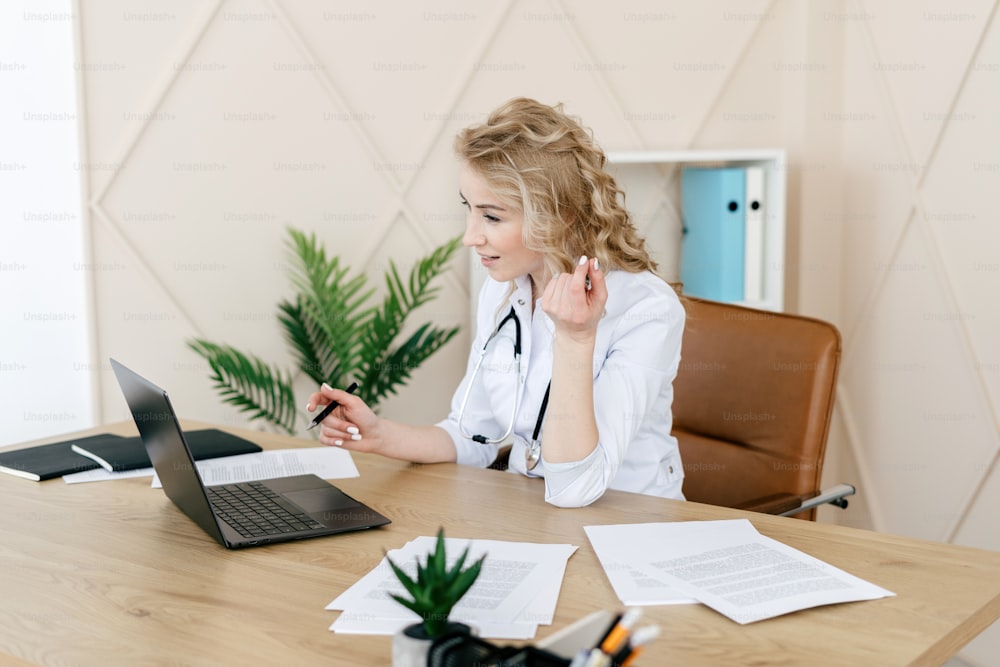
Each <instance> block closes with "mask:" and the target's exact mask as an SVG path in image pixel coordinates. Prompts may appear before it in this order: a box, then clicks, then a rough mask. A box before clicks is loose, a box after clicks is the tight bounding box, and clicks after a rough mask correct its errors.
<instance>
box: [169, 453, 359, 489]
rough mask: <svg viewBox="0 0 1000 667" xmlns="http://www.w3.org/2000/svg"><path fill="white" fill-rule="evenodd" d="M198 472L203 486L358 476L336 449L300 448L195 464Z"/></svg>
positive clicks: (347, 458)
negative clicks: (312, 476) (301, 478)
mask: <svg viewBox="0 0 1000 667" xmlns="http://www.w3.org/2000/svg"><path fill="white" fill-rule="evenodd" d="M196 465H197V466H198V473H199V474H200V475H201V479H202V481H203V482H204V483H205V486H214V485H216V484H237V483H239V482H252V481H255V480H261V479H273V478H275V477H292V476H294V475H308V474H310V473H312V474H313V475H316V476H317V477H319V478H321V479H343V478H345V477H358V476H359V473H358V468H357V466H355V465H354V459H352V458H351V454H350V452H348V451H347V450H345V449H338V448H337V447H301V448H297V449H269V450H266V451H263V452H254V453H252V454H239V455H237V456H224V457H222V458H218V459H206V460H204V461H198V462H197V463H196ZM160 487H161V485H160V478H159V477H157V476H155V475H154V476H153V488H154V489H158V488H160Z"/></svg>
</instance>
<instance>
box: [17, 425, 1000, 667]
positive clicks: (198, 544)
mask: <svg viewBox="0 0 1000 667" xmlns="http://www.w3.org/2000/svg"><path fill="white" fill-rule="evenodd" d="M189 426H193V427H197V426H204V425H199V424H189ZM100 431H111V432H115V433H120V434H123V435H131V434H134V433H135V431H134V427H133V426H132V425H131V424H116V425H114V426H111V427H105V428H102V429H95V430H94V432H100ZM234 432H236V433H241V432H240V431H238V430H234ZM241 434H243V435H246V436H247V437H250V438H252V439H254V440H256V441H258V442H260V443H261V444H262V445H263V446H265V447H301V446H305V445H307V444H309V441H306V440H301V439H292V438H285V437H280V436H265V435H262V434H259V433H247V432H242V433H241ZM60 439H62V438H53V439H51V440H60ZM355 461H356V463H357V465H358V468H359V470H360V471H361V477H360V478H355V479H347V480H338V481H336V482H335V483H336V484H337V485H338V486H340V487H341V488H343V489H344V490H345V491H347V492H348V493H350V494H352V495H355V496H357V497H358V498H359V499H361V500H363V501H365V502H366V503H368V504H370V505H371V506H373V507H374V508H376V509H378V510H379V511H381V512H383V513H384V514H385V515H386V516H388V517H390V518H391V519H392V520H393V523H392V524H391V525H389V526H386V527H384V528H379V529H376V530H371V531H364V532H360V533H352V534H346V535H339V536H335V537H326V538H318V539H312V540H304V541H301V542H293V543H287V544H278V545H273V546H267V547H260V548H254V549H246V550H242V551H228V550H226V549H223V548H222V547H220V546H219V545H218V544H216V543H215V542H214V541H213V540H212V539H211V538H210V537H208V535H206V534H205V533H204V532H202V530H201V529H200V528H198V527H197V526H196V525H195V524H194V523H192V522H191V521H190V520H188V518H187V517H186V516H184V515H183V514H181V512H180V511H179V510H178V509H177V508H176V507H174V505H173V504H172V503H171V502H170V501H169V500H167V498H166V496H164V495H163V493H162V492H161V491H159V490H152V489H150V488H149V479H148V478H140V479H131V480H120V481H114V482H103V483H92V484H77V485H67V484H65V483H64V482H62V481H61V480H52V481H48V482H30V481H27V480H23V479H19V478H16V477H12V476H9V475H2V474H0V507H2V508H3V520H2V521H0V590H2V594H0V610H2V611H0V653H2V654H3V657H0V663H3V664H11V663H13V664H32V663H42V664H53V665H66V664H73V665H103V664H163V663H170V664H184V665H203V664H226V665H229V664H247V665H251V664H253V665H256V664H267V665H277V664H283V665H293V664H294V665H312V664H315V665H387V664H389V655H390V652H389V651H390V649H389V645H390V639H389V638H388V637H384V636H351V635H338V634H335V633H332V632H330V631H329V630H328V629H327V628H328V626H329V625H330V623H332V622H333V621H334V620H335V619H336V617H337V612H331V611H326V610H324V607H325V606H326V605H327V604H328V603H329V602H330V601H331V600H332V599H333V598H334V597H336V596H337V595H338V594H339V593H341V592H342V591H344V590H345V589H346V588H348V587H349V586H350V585H351V584H353V583H354V582H355V581H357V580H358V578H360V577H361V576H362V575H364V574H365V573H367V572H368V571H369V570H370V569H371V568H373V567H374V566H375V565H376V564H377V563H378V562H379V560H380V559H381V557H382V555H383V550H385V549H392V548H396V547H400V546H402V545H403V544H404V543H405V542H406V541H408V540H410V539H411V538H413V537H416V536H419V535H434V534H435V532H436V531H437V528H438V526H444V527H445V530H446V533H447V534H448V535H449V536H453V537H465V538H492V539H504V540H515V541H529V542H558V543H571V544H574V545H577V546H578V547H579V550H578V552H577V553H576V554H575V555H573V557H572V558H570V560H569V565H568V567H567V571H566V577H565V580H564V582H563V586H562V592H561V595H560V598H559V604H558V607H557V610H556V618H555V624H554V625H552V626H542V627H541V628H540V629H539V633H538V637H539V638H541V637H544V636H546V635H547V634H549V633H551V632H554V631H555V630H557V629H559V628H562V627H565V626H566V625H568V624H569V623H571V622H573V621H575V620H577V619H578V618H580V617H582V616H584V615H585V614H587V613H589V612H591V611H593V610H595V609H599V608H608V609H615V608H618V607H619V606H620V604H619V602H618V599H617V597H616V596H615V594H614V591H613V590H612V589H611V586H610V584H609V583H608V580H607V577H606V576H605V575H604V571H603V570H602V569H601V566H600V563H599V562H598V560H597V557H596V555H595V554H594V552H593V550H592V549H591V547H590V543H589V541H588V540H587V537H586V534H585V533H584V530H583V527H584V526H586V525H591V524H601V523H641V522H648V521H688V520H702V519H723V518H737V517H750V518H751V520H752V521H753V523H754V525H755V526H756V527H757V528H758V530H760V532H762V533H763V534H765V535H769V536H770V537H773V538H775V539H777V540H780V541H782V542H784V543H786V544H788V545H790V546H792V547H795V548H797V549H800V550H802V551H804V552H806V553H809V554H812V555H813V556H816V557H818V558H820V559H822V560H824V561H827V562H829V563H831V564H833V565H835V566H837V567H840V568H842V569H844V570H846V571H848V572H851V573H853V574H855V575H857V576H860V577H862V578H864V579H867V580H869V581H871V582H873V583H875V584H878V585H879V586H883V587H885V588H888V589H889V590H892V591H894V592H895V593H896V594H897V595H896V597H892V598H886V599H882V600H874V601H867V602H856V603H849V604H841V605H833V606H829V607H823V608H817V609H810V610H806V611H801V612H797V613H794V614H790V615H786V616H782V617H779V618H776V619H771V620H766V621H761V622H758V623H754V624H750V625H746V626H741V625H738V624H736V623H733V622H732V621H730V620H728V619H726V618H725V617H723V616H721V615H719V614H717V613H715V612H713V611H711V610H710V609H708V608H706V607H703V606H701V605H683V606H664V607H647V608H646V617H647V618H649V619H652V620H656V621H658V622H659V623H660V624H661V626H662V628H663V635H662V636H661V638H660V639H659V640H657V641H656V642H655V643H654V644H652V645H651V646H650V647H649V649H648V650H647V651H646V653H645V654H644V656H643V658H642V659H641V660H640V661H639V662H640V663H642V664H645V665H684V666H691V665H712V666H713V667H717V666H720V665H734V666H735V665H739V666H741V667H742V666H745V665H764V664H781V665H816V664H823V665H851V666H852V667H853V666H858V665H879V666H886V665H910V664H913V665H940V664H941V663H942V662H944V661H945V660H946V659H947V658H948V657H950V656H951V655H952V654H954V653H955V652H956V651H957V650H958V649H959V648H961V647H962V646H963V645H964V644H965V643H966V642H968V641H969V640H970V639H971V638H972V637H974V636H975V635H976V634H978V633H979V632H981V631H982V630H983V629H984V628H986V627H987V626H988V625H989V624H990V623H992V622H993V621H994V620H996V619H997V618H998V617H1000V553H995V552H990V551H983V550H976V549H969V548H964V547H958V546H951V545H944V544H937V543H932V542H924V541H919V540H913V539H905V538H900V537H894V536H889V535H882V534H877V533H871V532H866V531H859V530H855V529H850V528H843V527H838V526H830V525H820V524H813V523H808V522H804V521H799V520H794V519H782V518H778V517H769V516H762V515H754V514H748V513H744V512H737V511H733V510H726V509H722V508H716V507H710V506H706V505H697V504H694V503H683V502H676V501H667V500H661V499H657V498H652V497H648V496H640V495H633V494H627V493H618V492H609V493H607V494H606V495H605V496H604V497H603V498H602V499H601V500H599V501H598V502H597V503H595V504H594V505H593V506H591V507H588V508H583V509H558V508H554V507H549V506H547V505H546V504H545V503H544V502H543V499H542V498H543V488H542V483H541V482H540V481H538V480H529V479H527V478H524V477H521V476H518V475H513V474H507V473H501V472H496V471H492V470H479V469H472V468H466V467H459V466H455V465H430V466H414V465H407V464H403V463H399V462H394V461H388V460H385V459H382V458H379V457H373V456H365V455H355Z"/></svg>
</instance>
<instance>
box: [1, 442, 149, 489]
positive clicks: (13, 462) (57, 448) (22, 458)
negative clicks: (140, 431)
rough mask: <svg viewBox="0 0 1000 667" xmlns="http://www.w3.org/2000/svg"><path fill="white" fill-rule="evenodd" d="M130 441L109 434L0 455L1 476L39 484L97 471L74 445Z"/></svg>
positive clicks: (93, 462)
mask: <svg viewBox="0 0 1000 667" xmlns="http://www.w3.org/2000/svg"><path fill="white" fill-rule="evenodd" d="M130 439H131V438H123V437H121V436H119V435H112V434H110V433H102V434H100V435H92V436H88V437H86V438H77V439H75V440H64V441H63V442H55V443H52V444H51V445H37V446H35V447H28V448H26V449H15V450H13V451H0V472H5V473H7V474H9V475H17V476H18V477H24V478H25V479H31V480H34V481H36V482H40V481H43V480H46V479H52V478H53V477H62V476H63V475H68V474H70V473H74V472H83V471H84V470H94V469H95V468H98V467H100V466H99V465H98V464H97V462H96V461H91V460H90V459H87V458H84V457H82V456H80V455H79V454H77V453H76V452H74V451H73V445H81V446H95V445H104V444H106V443H107V444H112V445H113V444H115V443H116V442H118V441H122V440H130Z"/></svg>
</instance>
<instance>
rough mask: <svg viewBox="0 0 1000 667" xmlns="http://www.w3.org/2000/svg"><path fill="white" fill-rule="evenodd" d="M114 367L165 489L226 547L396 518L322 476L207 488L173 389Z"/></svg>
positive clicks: (298, 537) (115, 363)
mask: <svg viewBox="0 0 1000 667" xmlns="http://www.w3.org/2000/svg"><path fill="white" fill-rule="evenodd" d="M111 367H112V369H113V370H114V372H115V377H117V378H118V384H119V385H120V386H121V389H122V393H124V394H125V400H126V401H127V402H128V406H129V409H130V410H131V412H132V418H133V419H134V420H135V425H136V427H137V428H138V429H139V437H140V438H141V440H142V443H143V445H144V446H145V447H146V451H147V452H148V453H149V458H150V460H151V461H152V462H153V468H155V470H156V474H157V475H158V476H159V478H160V483H161V484H162V485H163V491H164V492H165V493H166V494H167V497H168V498H170V500H171V501H173V503H174V504H175V505H177V507H179V508H180V509H181V511H182V512H184V513H185V514H187V515H188V517H190V518H191V520H192V521H194V522H195V523H196V524H198V525H199V526H201V528H202V529H203V530H204V531H205V532H206V533H208V534H209V535H211V536H212V537H214V538H215V539H216V540H217V541H218V542H219V544H221V545H222V546H224V547H226V548H227V549H239V548H243V547H253V546H259V545H262V544H272V543H275V542H288V541H291V540H301V539H304V538H307V537H320V536H322V535H335V534H337V533H345V532H348V531H355V530H363V529H365V528H374V527H376V526H384V525H385V524H387V523H390V521H389V519H387V518H385V517H384V516H382V515H381V514H379V513H378V512H376V511H375V510H373V509H371V508H369V507H367V506H366V505H364V504H363V503H361V502H358V501H357V500H355V499H354V498H352V497H350V496H349V495H347V494H346V493H344V492H343V491H341V490H340V489H338V488H337V487H335V486H334V485H332V484H330V483H329V482H327V481H326V480H324V479H320V478H319V477H317V476H316V475H296V476H294V477H280V478H275V479H267V480H258V481H254V482H246V483H241V484H222V485H217V486H205V484H204V483H203V482H202V479H201V475H199V474H198V468H197V467H196V466H195V464H194V457H192V455H191V450H190V448H189V447H188V443H187V441H186V439H185V437H184V431H183V430H182V429H181V426H180V423H179V422H178V420H177V415H176V414H175V413H174V409H173V406H172V405H171V403H170V398H169V397H168V396H167V392H166V391H164V390H163V389H161V388H160V387H158V386H156V385H155V384H153V383H152V382H150V381H149V380H147V379H145V378H144V377H142V376H140V375H139V374H138V373H136V372H134V371H132V370H130V369H129V368H127V367H125V366H124V365H122V364H121V363H119V362H118V361H116V360H115V359H111Z"/></svg>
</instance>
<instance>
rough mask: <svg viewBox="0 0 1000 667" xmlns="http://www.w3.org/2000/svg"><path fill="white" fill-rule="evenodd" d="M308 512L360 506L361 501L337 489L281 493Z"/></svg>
mask: <svg viewBox="0 0 1000 667" xmlns="http://www.w3.org/2000/svg"><path fill="white" fill-rule="evenodd" d="M281 495H282V496H284V497H285V498H287V499H288V500H291V501H292V502H293V503H295V504H296V505H298V506H299V507H301V508H302V509H304V510H305V511H306V512H309V513H313V512H326V511H329V510H345V509H350V508H352V507H358V506H359V505H360V503H359V502H358V501H356V500H354V499H353V498H351V497H350V496H348V495H346V494H344V493H341V492H340V491H338V490H337V489H332V488H330V489H308V490H306V491H286V492H285V493H283V494H281Z"/></svg>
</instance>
